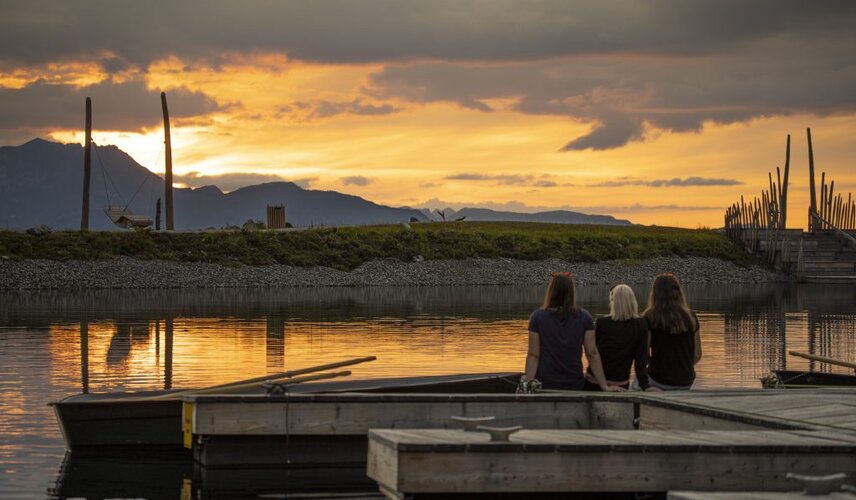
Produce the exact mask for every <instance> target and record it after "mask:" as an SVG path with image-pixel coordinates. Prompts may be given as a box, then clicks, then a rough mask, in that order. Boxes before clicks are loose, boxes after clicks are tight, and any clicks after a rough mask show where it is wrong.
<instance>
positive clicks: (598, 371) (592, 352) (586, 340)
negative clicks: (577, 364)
mask: <svg viewBox="0 0 856 500" xmlns="http://www.w3.org/2000/svg"><path fill="white" fill-rule="evenodd" d="M583 347H584V348H585V351H586V358H587V359H588V363H589V368H591V373H592V375H594V378H595V380H597V385H599V386H600V390H602V391H620V390H622V389H621V388H620V387H613V386H610V385H607V384H606V375H604V374H603V363H601V361H600V353H599V352H598V351H597V342H596V341H595V335H594V330H586V334H585V337H583Z"/></svg>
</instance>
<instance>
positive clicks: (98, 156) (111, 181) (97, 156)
mask: <svg viewBox="0 0 856 500" xmlns="http://www.w3.org/2000/svg"><path fill="white" fill-rule="evenodd" d="M92 144H95V141H92ZM95 157H96V158H98V164H99V165H101V173H102V174H103V175H106V176H107V179H108V180H109V181H110V185H111V186H113V189H115V190H116V196H118V197H119V201H121V202H122V203H125V199H124V198H122V193H121V192H120V191H119V188H118V187H116V183H115V182H113V178H112V177H110V172H108V171H107V168H106V167H105V166H104V162H103V161H102V160H101V153H99V152H98V147H97V146H96V147H95ZM105 191H106V193H107V204H108V205H109V204H110V192H109V191H108V190H107V188H106V185H105ZM125 207H126V208H127V205H126V206H125Z"/></svg>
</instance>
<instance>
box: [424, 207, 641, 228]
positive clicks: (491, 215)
mask: <svg viewBox="0 0 856 500" xmlns="http://www.w3.org/2000/svg"><path fill="white" fill-rule="evenodd" d="M422 213H423V214H424V215H425V216H426V217H428V218H430V219H432V220H440V219H441V216H440V215H439V213H438V212H437V210H428V209H423V210H422ZM443 213H444V215H445V216H446V220H448V221H451V220H455V219H459V218H461V217H466V219H465V220H468V221H507V222H552V223H557V224H607V225H619V226H629V225H631V224H632V223H631V222H630V221H628V220H625V219H616V218H615V217H613V216H611V215H589V214H584V213H580V212H571V211H570V210H551V211H549V212H535V213H521V212H501V211H497V210H490V209H488V208H462V209H460V210H453V209H451V208H446V209H444V210H443Z"/></svg>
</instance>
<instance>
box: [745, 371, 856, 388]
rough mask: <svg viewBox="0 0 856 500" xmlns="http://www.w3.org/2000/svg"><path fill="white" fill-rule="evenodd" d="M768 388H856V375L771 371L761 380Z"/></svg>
mask: <svg viewBox="0 0 856 500" xmlns="http://www.w3.org/2000/svg"><path fill="white" fill-rule="evenodd" d="M761 383H762V385H763V386H764V387H768V388H788V387H795V388H806V387H827V386H834V387H839V386H844V387H847V386H849V387H856V375H846V374H842V373H827V372H805V371H796V370H773V373H772V374H771V375H770V376H768V377H765V378H763V379H761Z"/></svg>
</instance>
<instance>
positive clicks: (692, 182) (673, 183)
mask: <svg viewBox="0 0 856 500" xmlns="http://www.w3.org/2000/svg"><path fill="white" fill-rule="evenodd" d="M740 184H744V183H743V182H741V181H738V180H736V179H714V178H709V177H687V178H685V179H681V178H680V177H675V178H672V179H654V180H644V179H633V178H629V177H622V178H620V179H617V180H614V181H605V182H598V183H597V184H591V187H622V186H648V187H699V186H702V187H705V186H738V185H740Z"/></svg>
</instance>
